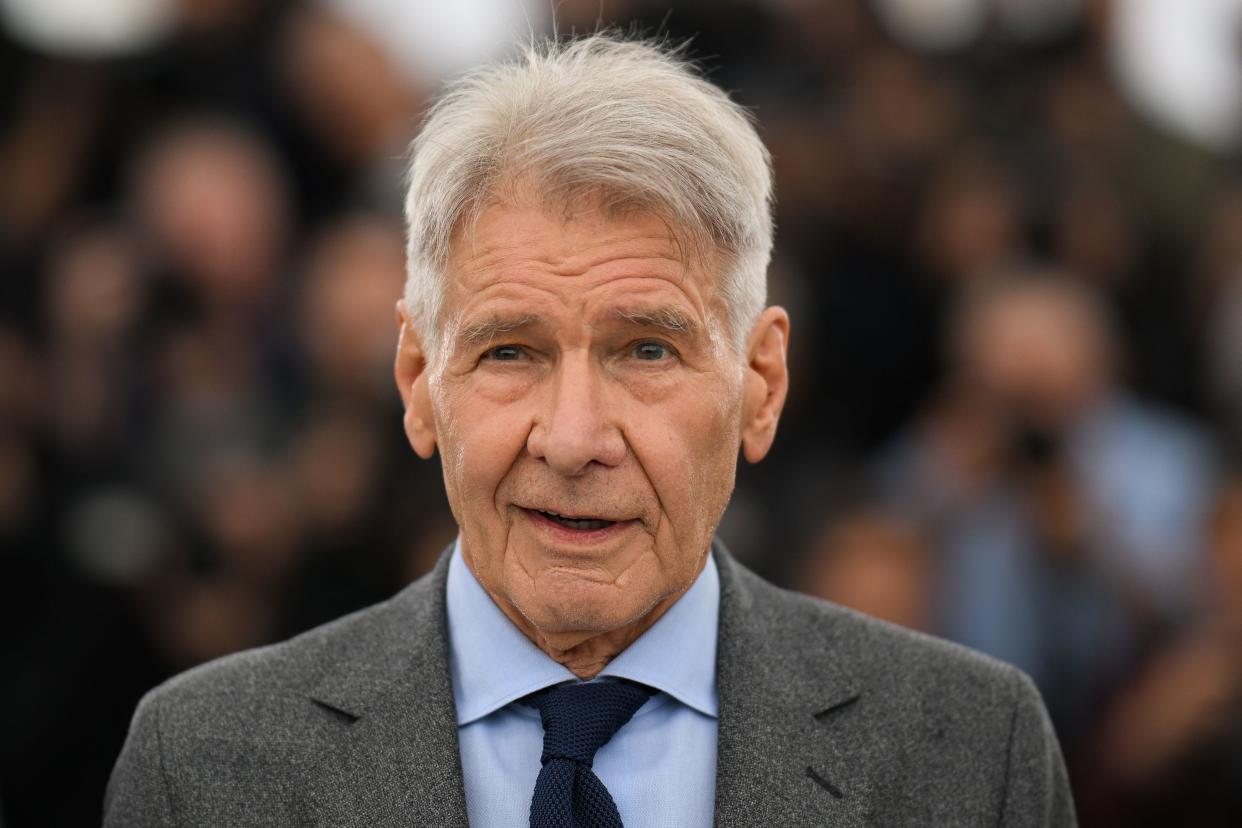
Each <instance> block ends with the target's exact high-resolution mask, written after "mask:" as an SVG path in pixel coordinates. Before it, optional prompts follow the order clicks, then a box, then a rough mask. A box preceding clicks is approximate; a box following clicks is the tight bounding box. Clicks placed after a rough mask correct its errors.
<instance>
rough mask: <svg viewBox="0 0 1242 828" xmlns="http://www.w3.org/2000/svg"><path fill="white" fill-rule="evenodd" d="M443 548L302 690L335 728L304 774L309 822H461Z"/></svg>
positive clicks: (462, 793)
mask: <svg viewBox="0 0 1242 828" xmlns="http://www.w3.org/2000/svg"><path fill="white" fill-rule="evenodd" d="M447 576H448V554H447V553H446V554H445V555H443V556H441V558H440V561H439V562H438V563H437V565H436V567H435V569H434V570H432V572H431V573H429V574H428V575H426V576H424V577H423V578H421V579H419V580H418V581H416V582H414V583H413V584H411V585H410V586H409V587H407V588H406V589H405V590H403V591H402V592H401V593H399V594H398V595H397V596H395V597H394V598H393V599H392V600H391V601H389V602H388V603H387V604H385V605H383V606H382V607H381V608H380V609H379V610H378V611H377V613H376V615H375V617H374V618H373V619H369V620H368V623H367V625H366V626H365V628H363V629H361V630H359V635H357V636H353V637H350V638H349V642H350V643H349V647H348V649H343V651H342V652H340V653H337V654H335V656H336V657H335V658H333V659H332V664H331V668H330V669H329V670H327V671H326V672H325V676H324V678H323V680H322V681H321V682H320V683H319V684H318V685H317V686H316V687H315V688H314V689H313V690H312V691H311V694H310V695H311V698H312V699H313V701H314V702H315V703H316V704H319V705H320V706H322V707H324V708H327V710H328V711H331V712H330V715H334V716H336V717H337V718H338V719H339V720H340V721H341V722H342V724H343V726H342V727H341V728H339V729H338V734H337V738H336V739H335V740H333V741H332V743H331V744H330V745H329V746H328V748H327V749H326V750H325V751H324V753H323V755H322V757H321V758H320V761H319V762H318V765H317V767H316V768H315V771H314V773H313V774H312V777H313V779H314V782H313V784H312V790H311V795H310V801H311V807H312V814H313V816H314V819H315V821H316V822H318V823H321V824H325V825H341V826H352V825H357V826H363V825H366V826H388V825H445V826H452V825H466V824H467V817H466V800H465V790H464V786H463V783H462V772H461V754H460V751H459V748H458V744H457V721H456V716H455V713H454V708H453V693H452V687H451V684H450V678H449V669H448V645H447V640H448V636H447V635H446V626H447V621H446V614H445V605H444V588H445V581H446V578H447Z"/></svg>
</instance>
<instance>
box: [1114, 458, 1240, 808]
mask: <svg viewBox="0 0 1242 828" xmlns="http://www.w3.org/2000/svg"><path fill="white" fill-rule="evenodd" d="M1209 525H1210V537H1211V552H1210V555H1209V557H1208V567H1207V573H1206V576H1207V577H1206V578H1205V580H1204V585H1205V587H1204V588H1205V591H1206V592H1207V593H1208V600H1207V601H1206V602H1205V605H1204V608H1203V612H1202V613H1200V614H1199V615H1197V616H1196V617H1195V618H1193V619H1191V620H1190V621H1189V623H1187V624H1186V625H1185V626H1184V627H1183V628H1182V629H1180V630H1178V631H1177V632H1176V633H1175V634H1173V635H1171V636H1169V637H1168V638H1167V639H1166V640H1165V641H1163V642H1162V643H1161V644H1160V645H1159V646H1158V647H1156V648H1154V650H1153V652H1151V653H1149V654H1148V655H1147V657H1146V658H1145V659H1144V662H1143V664H1142V666H1141V668H1140V669H1139V670H1138V672H1137V674H1136V675H1135V677H1134V678H1133V679H1131V680H1130V681H1129V682H1128V683H1127V684H1126V685H1125V686H1124V687H1123V688H1122V689H1121V692H1120V693H1119V695H1118V697H1117V698H1116V699H1115V700H1114V701H1113V703H1112V705H1111V707H1110V709H1109V710H1108V711H1107V714H1106V715H1105V716H1104V717H1103V719H1102V722H1101V724H1100V726H1099V727H1098V729H1097V730H1098V738H1097V742H1096V744H1095V750H1096V755H1095V756H1094V757H1093V758H1094V759H1095V761H1096V763H1097V764H1098V772H1099V773H1100V774H1101V780H1100V782H1099V783H1097V784H1101V785H1103V786H1105V787H1104V790H1105V791H1107V793H1106V794H1104V795H1098V794H1097V801H1095V802H1092V803H1091V805H1092V813H1093V820H1094V821H1095V824H1101V825H1105V824H1108V825H1168V824H1171V823H1178V824H1185V825H1196V826H1203V828H1213V826H1221V828H1223V827H1224V826H1227V825H1237V824H1238V823H1239V822H1240V821H1242V482H1240V481H1239V480H1238V478H1237V477H1236V476H1235V477H1234V478H1233V479H1232V480H1231V481H1230V483H1229V484H1228V485H1227V486H1225V487H1224V489H1223V490H1222V492H1221V493H1220V496H1219V498H1218V499H1217V500H1216V503H1215V505H1214V509H1213V513H1212V515H1211V518H1210V523H1209Z"/></svg>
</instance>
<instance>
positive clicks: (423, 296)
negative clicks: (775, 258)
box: [405, 34, 772, 351]
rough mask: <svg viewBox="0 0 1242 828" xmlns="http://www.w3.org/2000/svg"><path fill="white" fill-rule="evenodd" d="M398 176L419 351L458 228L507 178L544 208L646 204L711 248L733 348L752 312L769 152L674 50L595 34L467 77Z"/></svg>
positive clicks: (764, 257)
mask: <svg viewBox="0 0 1242 828" xmlns="http://www.w3.org/2000/svg"><path fill="white" fill-rule="evenodd" d="M408 182H409V189H408V191H407V195H406V202H405V215H406V225H407V232H408V243H407V278H406V287H405V301H406V307H407V309H408V312H409V313H410V314H411V316H412V321H413V323H414V325H415V327H416V329H417V330H418V331H419V333H420V334H421V335H422V337H423V340H424V347H425V348H427V349H428V350H429V351H433V350H434V349H435V347H436V340H437V338H438V337H437V336H436V325H437V323H438V321H439V315H440V310H441V305H442V303H443V296H444V281H443V280H444V272H445V269H446V267H447V264H448V257H449V250H450V247H451V244H452V242H453V239H454V237H455V234H456V233H458V232H459V229H460V228H461V227H462V226H463V225H464V224H467V223H469V222H473V221H474V220H475V219H477V218H478V215H479V213H481V212H482V210H483V209H484V208H485V207H486V206H487V205H488V204H489V203H491V202H492V200H494V199H496V198H497V190H498V189H499V188H501V187H504V186H509V185H515V184H516V183H517V182H521V183H524V184H527V185H533V187H532V190H533V191H534V192H537V193H541V194H543V195H544V197H545V198H546V200H547V204H548V206H549V207H551V206H553V205H554V204H556V203H559V204H561V205H570V204H572V203H574V202H575V201H576V200H579V199H591V200H593V201H595V202H596V203H599V204H601V205H603V206H604V207H606V208H610V209H617V210H632V209H642V210H649V211H651V212H653V213H654V214H656V215H658V216H659V217H660V218H661V219H662V220H664V221H665V222H666V223H667V224H668V225H669V228H670V231H671V232H672V233H673V235H674V239H675V240H676V241H677V242H678V243H679V244H681V243H689V244H691V245H693V246H694V247H695V248H696V249H697V250H699V251H702V252H705V253H708V254H714V255H709V257H707V258H705V261H711V262H713V263H718V264H719V266H721V267H723V272H722V273H721V274H720V276H719V279H720V281H719V285H718V289H719V290H720V291H721V296H722V298H723V299H724V302H725V305H726V307H727V308H728V318H727V320H725V321H726V323H727V326H728V335H729V339H730V341H731V344H732V345H733V347H734V348H736V349H738V350H741V348H742V346H743V345H744V343H745V340H746V336H747V334H748V332H749V329H750V326H751V325H752V324H753V323H754V320H755V319H756V318H757V317H758V315H759V313H760V312H761V311H762V310H763V306H764V303H765V301H766V295H767V279H766V273H767V267H768V259H769V257H770V255H771V249H772V207H771V202H772V172H771V159H770V157H769V155H768V152H767V149H766V148H765V147H764V146H763V142H762V141H760V140H759V136H758V134H757V133H756V131H755V128H754V125H753V123H752V119H751V117H750V115H749V113H748V112H747V111H746V110H745V109H743V108H742V107H741V106H739V105H738V104H736V103H734V102H733V101H731V100H730V99H729V97H728V96H727V95H726V94H725V93H724V92H723V91H721V90H720V89H719V88H717V87H716V86H714V85H713V84H711V83H710V82H708V81H707V80H705V79H704V78H703V77H702V76H701V75H700V74H699V73H698V72H697V71H696V70H695V69H694V67H692V66H691V65H690V64H688V63H687V62H686V61H685V60H684V59H683V58H682V56H681V55H680V54H679V53H678V51H677V50H672V49H668V48H665V47H664V46H662V45H659V44H655V43H651V42H641V41H627V40H623V39H621V38H619V37H616V36H614V35H611V34H596V35H592V36H590V37H584V38H579V39H576V40H570V41H565V42H557V41H555V40H550V41H547V42H544V43H542V44H532V45H530V46H528V47H526V48H524V49H523V50H522V52H521V54H520V55H519V56H518V57H517V58H516V59H515V60H512V61H509V62H507V63H503V64H500V65H497V66H492V67H488V68H485V69H483V70H481V71H478V72H476V73H474V74H471V75H468V76H466V77H464V78H462V79H461V80H459V81H457V82H455V83H454V84H452V85H451V86H450V87H449V88H448V90H447V91H446V92H445V94H444V95H443V96H442V97H441V98H440V100H439V101H438V102H437V103H436V104H435V105H434V106H433V107H432V108H431V110H430V112H429V113H428V115H427V118H426V120H425V121H424V123H423V127H422V130H421V131H420V133H419V135H418V137H417V138H415V140H414V143H413V145H412V148H411V161H410V167H409V178H408Z"/></svg>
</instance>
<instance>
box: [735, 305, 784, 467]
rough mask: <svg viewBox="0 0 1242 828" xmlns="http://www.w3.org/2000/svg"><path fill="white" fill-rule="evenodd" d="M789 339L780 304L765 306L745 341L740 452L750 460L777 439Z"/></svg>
mask: <svg viewBox="0 0 1242 828" xmlns="http://www.w3.org/2000/svg"><path fill="white" fill-rule="evenodd" d="M788 342H789V314H788V313H786V312H785V309H784V308H781V307H776V306H773V307H770V308H765V309H764V311H763V313H762V314H760V315H759V321H757V322H756V323H755V326H754V328H752V329H751V332H750V337H749V338H748V339H747V342H746V375H745V378H744V379H743V381H742V453H743V454H744V455H745V457H746V459H747V460H748V461H750V462H751V463H758V462H759V461H760V460H762V459H763V458H764V457H765V456H767V453H768V450H769V449H771V448H772V441H773V440H774V439H776V423H777V421H778V420H779V419H780V416H781V409H783V408H784V407H785V395H786V394H787V393H788V391H789V368H788V366H787V365H786V364H785V351H786V348H787V345H788Z"/></svg>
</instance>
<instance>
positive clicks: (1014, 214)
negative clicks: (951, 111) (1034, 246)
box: [914, 147, 1026, 290]
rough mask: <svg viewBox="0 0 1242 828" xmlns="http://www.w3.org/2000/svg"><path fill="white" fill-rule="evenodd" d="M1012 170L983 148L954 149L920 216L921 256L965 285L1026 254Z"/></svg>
mask: <svg viewBox="0 0 1242 828" xmlns="http://www.w3.org/2000/svg"><path fill="white" fill-rule="evenodd" d="M1022 219H1023V215H1022V204H1021V200H1020V198H1019V193H1018V188H1017V185H1016V182H1015V181H1014V180H1013V175H1012V171H1011V170H1010V169H1009V168H1008V167H1006V165H1004V164H1003V163H1002V162H1001V161H1000V160H999V159H997V158H993V157H991V155H990V154H989V153H988V151H987V150H986V149H984V148H981V147H974V148H969V149H967V150H960V151H955V152H954V154H953V155H951V156H950V157H949V158H947V159H946V160H945V162H944V163H942V164H939V165H937V166H936V168H935V174H934V175H933V177H932V179H931V181H930V182H929V183H928V186H927V190H926V192H925V193H924V194H923V197H922V200H921V204H920V206H919V213H918V217H917V219H916V227H915V236H914V240H915V244H916V245H917V247H918V252H919V259H920V260H921V261H922V262H924V263H925V264H926V265H927V266H928V267H929V268H930V269H931V270H932V272H933V274H934V275H935V276H936V277H937V278H939V279H941V280H943V281H944V282H946V283H947V284H948V285H949V286H950V287H951V288H952V289H954V290H960V289H963V288H964V287H965V286H966V285H968V284H969V283H971V282H973V281H975V280H978V279H982V278H984V277H986V276H987V274H989V273H991V272H993V271H996V270H998V269H1001V268H1004V267H1007V266H1011V265H1012V264H1013V263H1015V262H1016V261H1019V260H1020V259H1021V258H1023V256H1024V255H1025V253H1026V250H1025V239H1024V237H1023V224H1022Z"/></svg>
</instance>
